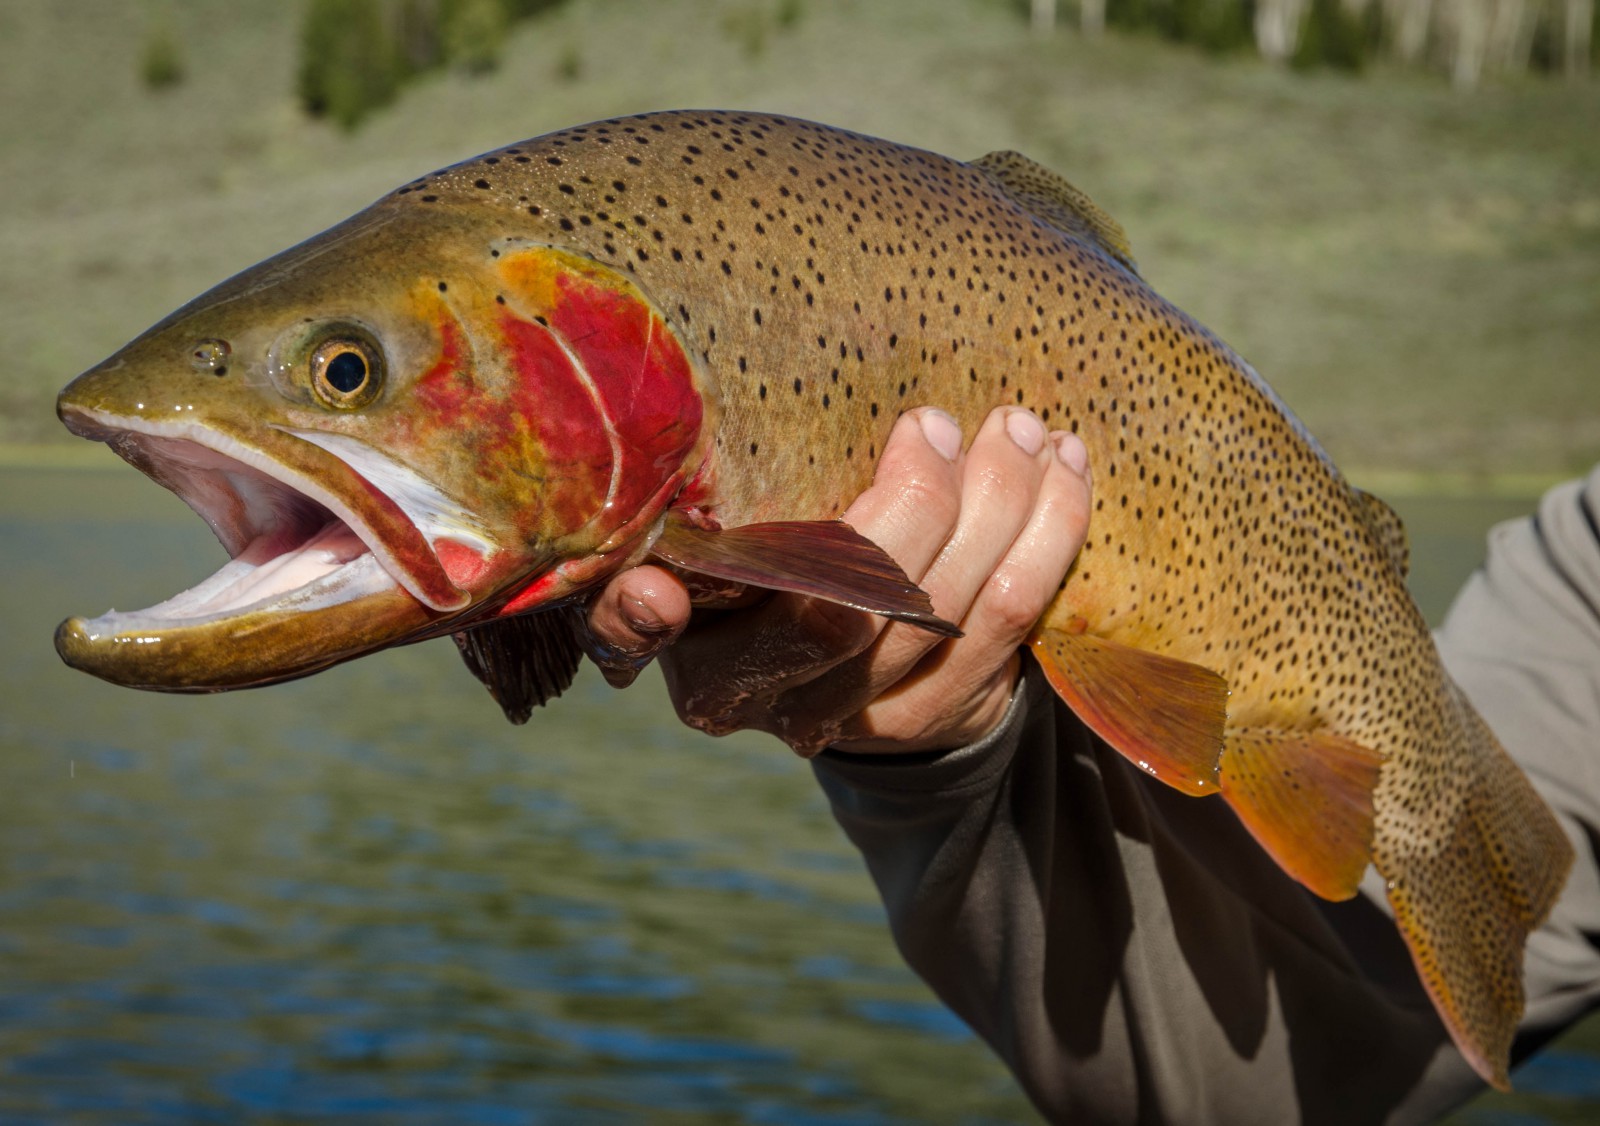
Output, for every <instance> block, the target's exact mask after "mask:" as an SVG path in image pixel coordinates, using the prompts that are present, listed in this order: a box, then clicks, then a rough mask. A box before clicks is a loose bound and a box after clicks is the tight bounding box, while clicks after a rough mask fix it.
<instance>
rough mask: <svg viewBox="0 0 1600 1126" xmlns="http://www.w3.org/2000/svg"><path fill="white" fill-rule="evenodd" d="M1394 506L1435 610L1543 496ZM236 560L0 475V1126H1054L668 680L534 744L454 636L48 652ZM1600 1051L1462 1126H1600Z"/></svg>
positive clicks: (826, 825)
mask: <svg viewBox="0 0 1600 1126" xmlns="http://www.w3.org/2000/svg"><path fill="white" fill-rule="evenodd" d="M1397 507H1399V508H1400V509H1401V510H1402V514H1403V515H1405V516H1406V517H1407V519H1408V522H1410V523H1411V524H1412V526H1413V529H1414V531H1415V533H1416V534H1415V539H1416V545H1415V554H1416V567H1415V570H1416V575H1417V578H1418V580H1419V582H1421V583H1422V584H1423V588H1422V589H1421V590H1420V592H1419V593H1420V597H1421V600H1422V602H1423V604H1424V608H1425V610H1427V611H1428V612H1429V613H1430V615H1431V616H1433V617H1435V618H1436V617H1437V616H1438V614H1439V613H1440V612H1441V611H1442V609H1443V607H1444V606H1445V605H1446V604H1447V602H1448V598H1449V593H1450V592H1451V591H1452V590H1454V589H1455V587H1456V586H1457V585H1459V582H1460V579H1461V578H1462V577H1464V575H1465V574H1466V573H1467V572H1468V571H1469V570H1470V569H1471V567H1472V566H1473V565H1474V564H1475V563H1476V561H1477V559H1478V558H1479V556H1480V555H1481V548H1480V547H1479V545H1480V543H1481V536H1482V530H1483V528H1484V527H1486V526H1487V524H1488V523H1489V522H1492V521H1493V520H1495V519H1498V518H1502V517H1505V516H1509V515H1512V514H1514V513H1515V512H1517V511H1519V510H1522V509H1525V508H1526V507H1527V502H1506V501H1497V502H1469V501H1444V502H1431V503H1422V502H1403V503H1401V504H1399V505H1397ZM221 560H222V556H221V551H220V548H218V547H217V545H216V544H215V542H214V541H212V540H211V538H210V536H209V533H208V532H206V531H205V529H204V527H203V525H201V523H200V522H199V521H198V520H197V519H195V518H194V517H193V516H192V515H191V514H190V513H189V512H188V511H187V509H185V508H183V507H182V505H181V504H179V503H178V502H176V501H175V500H173V499H172V498H170V497H167V496H165V495H164V494H162V493H161V492H160V491H159V490H157V489H155V488H154V487H153V486H151V485H150V484H149V483H148V482H146V481H143V480H142V479H140V478H139V477H138V475H137V474H134V473H132V472H131V471H122V472H104V473H102V472H97V471H71V472H59V471H58V472H42V471H31V470H6V471H0V575H3V576H4V579H5V581H4V583H0V622H3V623H4V628H5V637H6V640H7V641H8V644H7V646H6V647H5V649H4V651H3V654H0V661H3V662H4V667H3V669H0V685H3V686H4V687H3V689H0V691H3V693H4V703H3V707H0V983H3V984H0V1122H4V1123H27V1122H50V1123H58V1122H59V1123H86V1124H96V1126H99V1124H107V1126H109V1124H112V1123H116V1124H129V1123H172V1122H218V1123H282V1122H311V1121H327V1120H334V1119H337V1120H339V1121H341V1122H353V1123H363V1122H370V1123H401V1124H406V1123H436V1122H437V1123H464V1124H474V1123H485V1124H494V1126H499V1124H502V1123H504V1124H518V1123H534V1122H538V1123H565V1122H573V1123H578V1122H582V1123H609V1122H642V1121H651V1122H660V1121H664V1122H671V1121H683V1122H719V1121H726V1122H758V1123H759V1122H771V1123H839V1124H844V1123H852V1124H853V1123H863V1124H866V1123H891V1122H931V1121H938V1122H967V1123H1017V1122H1033V1121H1036V1118H1035V1116H1034V1115H1033V1114H1032V1112H1031V1111H1030V1110H1029V1108H1028V1106H1027V1103H1026V1101H1025V1100H1024V1099H1023V1098H1022V1097H1021V1096H1020V1094H1018V1093H1017V1091H1016V1089H1015V1086H1014V1084H1013V1083H1012V1082H1011V1081H1010V1080H1009V1078H1008V1077H1007V1076H1006V1074H1005V1072H1004V1071H1003V1069H1002V1068H1000V1067H999V1065H998V1064H996V1063H994V1062H993V1061H992V1060H991V1059H990V1058H989V1056H988V1054H987V1053H986V1052H985V1051H984V1049H983V1048H982V1046H981V1045H980V1044H979V1043H978V1042H977V1041H976V1040H975V1039H974V1038H973V1037H972V1036H971V1035H970V1034H969V1033H968V1032H967V1031H966V1030H965V1029H964V1027H963V1026H962V1025H961V1024H960V1023H959V1022H958V1021H957V1020H956V1019H955V1018H954V1017H952V1016H950V1015H949V1014H948V1013H947V1012H946V1011H945V1010H944V1009H943V1008H942V1007H940V1006H939V1005H938V1004H937V1003H936V1002H935V1001H934V1000H933V999H932V998H931V996H930V994H929V993H928V992H927V990H926V989H925V988H924V987H923V986H921V984H920V983H918V982H917V980H916V979H915V978H914V977H913V976H912V975H911V974H910V973H909V972H908V971H906V970H905V969H904V968H903V967H902V966H901V965H900V962H899V959H898V957H897V956H896V955H895V953H894V950H893V948H892V946H891V944H890V942H889V939H888V936H887V932H886V928H885V927H884V924H883V916H882V911H881V908H880V907H879V905H878V903H877V900H876V897H875V895H874V893H873V891H872V888H871V885H870V883H869V882H868V880H867V878H866V876H865V873H864V871H863V869H862V866H861V864H860V862H859V860H858V858H857V857H856V855H855V854H854V852H853V850H851V848H850V847H849V845H848V844H847V843H846V842H845V841H844V840H843V839H842V837H841V835H840V834H839V832H838V830H837V829H836V827H835V826H834V825H833V823H832V820H831V818H830V816H829V814H828V812H827V808H826V805H825V803H824V802H823V801H822V799H821V798H820V796H819V795H818V793H817V792H816V789H815V787H814V785H813V783H812V781H811V778H810V774H809V772H808V771H807V770H806V769H805V768H804V765H803V764H802V763H800V762H799V761H798V760H796V759H794V758H793V756H791V755H790V754H788V752H787V751H785V750H783V749H782V748H781V747H779V746H778V745H777V744H776V743H774V742H771V741H769V740H766V739H764V738H760V737H754V736H750V737H743V736H739V737H734V738H731V739H726V740H710V739H706V738H703V737H700V736H696V735H694V734H692V733H690V732H688V731H687V730H685V729H682V728H681V727H679V726H678V724H677V723H676V721H675V720H674V719H673V717H672V713H671V709H670V706H669V705H668V704H667V703H666V701H665V698H664V694H663V693H662V691H661V689H660V685H659V681H658V680H657V679H656V678H655V677H654V676H653V675H651V676H647V677H646V678H645V680H644V681H643V682H642V683H641V684H640V685H638V686H636V687H635V688H633V689H630V690H629V691H627V692H623V693H615V692H612V691H611V690H610V689H608V688H607V687H606V686H605V685H604V683H603V682H602V681H600V679H599V678H598V677H596V676H594V675H592V674H591V673H589V672H587V671H586V672H585V673H584V674H583V675H582V676H580V679H579V683H578V684H577V685H576V686H575V688H574V690H573V691H572V692H571V693H570V696H569V698H564V699H562V700H561V701H559V702H557V703H556V704H555V705H554V706H553V707H551V708H548V709H545V711H544V712H542V713H541V714H539V715H536V716H535V717H534V720H533V722H531V723H529V724H528V725H527V726H526V727H523V728H513V727H511V726H509V725H507V724H506V723H505V722H504V720H502V719H501V718H500V715H499V711H498V709H497V708H496V707H495V706H494V705H493V703H492V702H491V701H490V700H489V699H488V696H487V694H486V693H485V692H484V691H483V690H482V688H481V687H479V686H478V685H477V684H476V682H475V681H473V680H472V679H471V677H470V676H469V675H468V674H467V673H466V671H465V670H464V669H463V668H462V667H460V664H459V661H458V659H457V657H456V655H455V651H454V647H453V646H451V645H450V644H449V643H448V642H432V643H428V644H424V645H420V646H414V647H411V648H409V649H403V650H397V651H393V652H389V653H384V654H380V655H377V656H375V657H371V658H366V659H363V660H361V661H358V662H356V663H354V664H351V665H347V666H344V667H342V668H339V669H335V670H332V671H330V672H328V673H325V674H323V675H320V676H317V677H314V678H312V679H310V680H306V681H302V682H299V683H296V684H292V685H285V686H280V687H277V688H272V689H268V690H264V691H256V692H242V693H233V694H229V695H224V696H214V697H164V696H157V695H151V694H146V693H138V692H131V691H128V690H125V689H116V688H112V687H110V686H107V685H104V684H101V683H99V682H97V681H94V680H92V679H90V678H88V677H85V676H82V675H80V674H76V673H73V672H71V671H69V670H67V669H65V668H64V667H62V666H61V665H60V664H59V662H58V661H57V660H56V657H55V655H54V653H53V651H52V650H51V648H50V634H51V631H52V629H53V628H54V626H55V623H56V622H57V621H58V620H59V619H60V618H62V617H63V616H65V615H67V614H69V613H98V612H100V611H102V610H104V609H106V608H107V607H108V606H111V605H115V606H119V607H123V608H129V607H134V606H142V605H148V604H150V603H152V602H155V601H158V600H160V599H162V598H164V597H166V596H168V595H169V594H171V593H173V591H174V590H176V589H177V588H178V587H179V586H182V585H187V584H189V583H192V582H194V581H195V580H197V579H199V578H200V577H202V576H203V575H204V574H206V573H208V572H209V571H210V570H212V569H213V568H214V567H215V566H216V565H217V564H219V563H220V562H221ZM1597 1055H1600V1044H1596V1043H1594V1040H1593V1038H1591V1039H1590V1040H1589V1041H1588V1042H1587V1046H1586V1044H1585V1042H1583V1040H1582V1033H1580V1034H1579V1036H1578V1038H1577V1043H1576V1047H1573V1046H1570V1045H1568V1046H1558V1048H1557V1049H1556V1050H1554V1051H1552V1052H1551V1053H1549V1054H1548V1055H1547V1056H1546V1057H1545V1059H1544V1061H1541V1062H1540V1063H1538V1064H1536V1065H1535V1066H1534V1067H1531V1068H1529V1069H1527V1070H1526V1071H1524V1072H1523V1073H1521V1074H1520V1075H1519V1076H1518V1081H1519V1084H1520V1085H1521V1086H1522V1087H1523V1088H1525V1090H1526V1092H1527V1093H1526V1094H1524V1095H1522V1096H1520V1099H1521V1101H1509V1100H1505V1099H1498V1098H1497V1099H1496V1100H1495V1101H1494V1102H1492V1103H1490V1102H1484V1103H1480V1104H1478V1105H1477V1106H1476V1107H1474V1108H1472V1109H1471V1110H1469V1111H1467V1112H1465V1114H1464V1115H1463V1117H1462V1119H1461V1121H1463V1122H1472V1123H1510V1122H1513V1121H1515V1122H1529V1123H1538V1122H1577V1121H1587V1120H1589V1117H1592V1115H1593V1113H1594V1111H1593V1110H1592V1109H1591V1110H1589V1111H1588V1112H1587V1113H1588V1117H1583V1118H1580V1117H1574V1115H1578V1114H1582V1113H1583V1112H1584V1108H1585V1107H1589V1108H1593V1107H1595V1106H1597V1105H1600V1102H1596V1101H1594V1100H1597V1099H1600V1066H1597V1065H1596V1057H1597Z"/></svg>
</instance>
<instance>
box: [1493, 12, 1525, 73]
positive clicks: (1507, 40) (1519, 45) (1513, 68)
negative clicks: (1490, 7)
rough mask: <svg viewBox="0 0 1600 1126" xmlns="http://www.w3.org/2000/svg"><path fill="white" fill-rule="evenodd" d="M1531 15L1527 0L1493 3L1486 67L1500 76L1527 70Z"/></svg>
mask: <svg viewBox="0 0 1600 1126" xmlns="http://www.w3.org/2000/svg"><path fill="white" fill-rule="evenodd" d="M1534 14H1535V13H1533V12H1532V11H1531V10H1530V9H1529V7H1528V3H1527V0H1495V5H1494V16H1493V18H1492V19H1490V21H1489V46H1488V52H1487V61H1486V65H1487V66H1489V67H1490V68H1491V69H1493V70H1497V71H1501V72H1502V73H1518V72H1521V71H1524V70H1527V69H1528V52H1529V50H1530V49H1531V48H1532V46H1533V24H1534V21H1533V19H1532V18H1531V17H1532V16H1533V15H1534Z"/></svg>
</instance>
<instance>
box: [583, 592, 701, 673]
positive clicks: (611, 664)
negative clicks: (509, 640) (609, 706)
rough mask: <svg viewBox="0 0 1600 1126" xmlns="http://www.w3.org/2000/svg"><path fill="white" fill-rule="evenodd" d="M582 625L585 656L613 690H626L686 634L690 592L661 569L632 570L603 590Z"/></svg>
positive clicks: (590, 604) (596, 597)
mask: <svg viewBox="0 0 1600 1126" xmlns="http://www.w3.org/2000/svg"><path fill="white" fill-rule="evenodd" d="M582 621H583V626H584V628H583V629H582V630H580V631H579V632H580V636H579V638H578V642H579V644H580V645H581V646H582V647H583V650H584V652H585V653H587V654H588V656H589V659H590V660H591V661H593V662H594V663H595V664H596V665H597V666H599V668H600V671H601V673H602V674H604V676H605V678H606V681H607V682H608V683H610V684H611V686H612V687H613V688H626V687H627V686H628V685H630V684H632V683H633V680H634V678H635V677H637V676H638V675H639V671H640V670H641V669H643V668H644V667H645V666H646V665H648V664H649V663H650V662H651V661H652V660H654V659H655V657H656V656H657V655H658V654H660V653H661V651H662V650H663V649H665V648H666V647H667V646H669V645H671V644H672V642H673V641H674V640H675V639H676V638H677V637H678V635H679V634H680V633H682V632H683V628H684V626H685V625H687V624H688V621H689V592H688V591H687V590H686V589H685V588H684V585H683V583H681V582H680V581H678V579H677V578H676V577H674V576H673V575H671V574H670V573H668V572H667V571H665V570H663V569H662V568H660V567H653V566H649V565H646V566H642V567H632V568H629V569H628V570H626V571H623V572H621V573H620V574H618V575H615V576H613V577H612V579H611V580H610V581H609V582H607V583H606V585H605V586H603V587H602V588H601V589H600V593H599V594H598V595H596V596H595V598H594V600H593V601H591V602H590V603H589V611H588V614H587V615H586V616H585V617H584V618H583V619H582Z"/></svg>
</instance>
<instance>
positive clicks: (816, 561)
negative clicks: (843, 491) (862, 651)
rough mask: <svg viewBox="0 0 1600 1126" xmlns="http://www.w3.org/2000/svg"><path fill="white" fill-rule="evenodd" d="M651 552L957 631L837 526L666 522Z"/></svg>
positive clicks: (704, 570)
mask: <svg viewBox="0 0 1600 1126" xmlns="http://www.w3.org/2000/svg"><path fill="white" fill-rule="evenodd" d="M651 550H652V551H653V552H654V553H655V554H656V555H657V556H658V557H660V558H661V559H664V560H665V561H666V562H668V563H671V564H672V565H673V566H676V567H682V568H683V569H684V570H686V571H695V572H697V573H699V574H702V575H712V576H714V577H716V578H719V579H728V580H730V581H732V582H736V583H746V584H748V585H750V586H758V587H763V588H765V589H767V590H787V591H792V592H793V593H795V594H804V595H809V596H810V597H812V598H821V599H825V600H826V601H829V602H837V603H839V604H841V605H844V606H853V607H855V608H856V609H857V610H866V611H868V612H869V613H873V614H882V615H883V616H884V617H887V618H893V619H895V620H896V621H902V622H909V623H910V624H912V625H915V626H920V627H922V628H923V629H926V630H932V631H933V632H934V633H941V634H944V635H945V636H946V637H960V636H961V630H960V629H958V628H957V627H955V626H953V625H951V624H950V623H949V622H947V621H945V620H944V619H943V618H941V617H939V616H938V615H936V614H935V613H934V612H933V603H932V602H931V601H929V599H928V596H927V594H926V593H925V592H924V591H923V590H922V589H921V588H919V587H918V586H917V585H916V584H915V583H913V582H912V581H911V580H910V579H909V578H907V577H906V573H905V572H904V571H902V570H901V569H900V566H899V564H897V563H896V562H895V561H894V560H893V559H891V558H889V554H888V552H886V551H884V550H883V548H881V547H879V546H878V545H877V544H875V543H873V542H872V541H871V540H869V539H867V537H865V536H863V535H862V534H861V533H860V532H858V531H856V530H855V529H854V528H852V527H851V526H850V525H849V524H846V523H845V522H844V521H842V520H793V521H780V522H776V523H770V524H746V525H744V526H743V527H739V528H724V529H722V530H721V531H707V530H706V529H703V528H697V527H694V526H693V525H691V524H688V523H686V522H683V521H680V520H669V521H668V522H667V526H666V528H665V529H664V530H663V531H662V533H661V537H660V538H659V539H657V540H656V542H655V545H654V546H653V547H652V548H651Z"/></svg>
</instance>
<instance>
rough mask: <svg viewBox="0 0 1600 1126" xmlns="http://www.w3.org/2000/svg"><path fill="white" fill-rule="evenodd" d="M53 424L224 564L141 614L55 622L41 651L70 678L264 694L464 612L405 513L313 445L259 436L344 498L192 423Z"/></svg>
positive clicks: (87, 418) (461, 599)
mask: <svg viewBox="0 0 1600 1126" xmlns="http://www.w3.org/2000/svg"><path fill="white" fill-rule="evenodd" d="M63 419H64V420H65V421H66V422H67V424H68V426H69V428H70V429H72V430H73V431H74V432H75V433H77V434H79V435H81V436H83V437H86V438H90V439H93V440H97V441H103V442H105V443H106V444H107V445H109V446H110V447H111V448H112V449H113V450H114V451H116V453H118V454H119V455H120V456H121V457H123V458H124V459H125V460H127V461H128V462H129V463H131V464H132V465H134V466H135V467H137V468H138V469H139V470H141V471H142V472H143V473H145V474H146V475H147V476H149V477H150V478H151V479H152V480H154V481H156V482H157V483H159V484H161V485H162V486H164V487H166V488H167V489H169V490H171V491H172V492H174V493H176V494H177V495H178V496H179V497H180V498H181V499H182V500H183V501H184V502H185V503H186V504H187V505H188V506H189V507H190V508H191V509H193V510H194V511H195V512H196V513H197V514H198V515H199V516H200V517H201V518H202V519H203V520H205V522H206V523H207V525H209V526H210V528H211V530H212V531H213V532H214V533H215V534H216V536H217V539H218V540H219V541H220V542H221V543H222V546H223V547H224V548H225V549H226V550H227V552H228V555H229V560H228V562H227V563H225V564H224V565H223V566H222V567H221V568H219V569H218V570H217V571H216V572H215V573H213V574H212V575H211V576H210V577H208V578H206V579H203V580H201V581H200V582H199V583H197V584H195V585H194V586H191V587H189V588H188V589H186V590H182V591H180V592H178V593H177V594H174V595H173V596H172V597H171V598H168V599H166V600H165V601H162V602H159V603H157V604H155V605H153V606H149V607H146V608H144V609H141V610H132V611H122V610H109V611H107V612H105V613H103V614H101V615H99V616H98V617H93V618H77V617H75V618H69V619H68V620H67V621H65V622H63V623H62V624H61V626H60V627H59V628H58V629H57V631H56V649H57V652H58V653H60V655H61V657H62V659H63V660H64V661H66V662H67V664H69V665H72V666H73V667H75V668H79V669H81V670H83V671H85V672H89V673H91V674H93V675H95V676H99V677H101V678H103V679H106V680H110V681H113V682H115V683H118V684H124V685H129V686H132V687H140V688H153V689H157V690H166V691H179V692H185V691H189V692H192V691H213V690H220V689H224V688H235V687H244V686H249V685H254V684H270V683H274V682H277V681H281V680H286V679H291V678H294V677H298V676H304V675H306V674H308V673H311V672H315V671H318V670H319V669H322V668H325V667H327V666H328V665H330V664H334V663H337V662H339V661H343V660H348V659H350V658H352V657H356V656H360V655H361V654H362V653H365V652H370V651H371V650H373V649H376V648H381V647H383V646H386V645H393V644H396V643H397V642H400V641H405V640H411V639H413V638H418V637H421V636H424V635H427V634H429V633H433V632H439V630H438V628H437V627H438V626H439V624H440V623H442V622H443V621H447V620H450V619H453V618H455V617H456V616H457V614H458V613H459V612H460V611H462V610H463V609H465V607H466V605H467V603H468V602H469V601H470V599H469V597H468V596H467V595H466V594H465V593H464V592H462V591H460V590H458V589H456V588H455V587H454V586H453V585H451V584H450V583H449V581H448V579H447V578H446V577H445V576H444V574H443V571H442V570H441V569H440V564H439V562H438V558H437V556H436V555H435V553H434V552H433V551H432V550H431V547H429V545H428V540H427V538H426V535H425V531H426V529H425V528H419V527H418V524H417V520H415V519H413V518H411V516H410V514H409V513H408V512H407V509H406V507H405V506H404V505H402V504H397V503H393V502H392V501H390V500H389V498H387V496H385V495H384V494H379V493H377V492H376V491H375V490H374V489H373V488H372V487H371V485H370V483H369V482H368V481H367V479H366V478H364V477H363V476H361V474H360V473H358V472H357V469H356V467H353V466H350V465H347V464H345V462H344V461H342V460H340V459H339V458H338V457H337V456H336V453H337V451H335V452H329V450H328V449H325V448H323V447H322V444H321V443H317V442H314V441H306V440H302V439H301V438H300V437H298V436H296V435H294V434H291V433H288V432H281V431H280V432H278V433H276V434H275V435H273V441H274V444H275V445H282V446H283V447H284V448H285V449H286V450H288V451H292V452H293V454H294V455H295V460H296V461H298V462H300V464H301V465H304V466H306V467H309V468H315V469H324V470H334V471H335V472H334V473H333V474H332V475H333V476H335V477H338V476H341V475H342V476H343V477H345V478H348V479H349V480H350V481H352V482H356V483H357V485H356V486H355V487H350V486H348V485H347V486H346V487H344V488H339V489H335V488H332V487H329V486H328V485H327V484H326V483H325V478H326V477H327V476H328V474H326V473H322V472H318V473H316V474H315V475H313V474H312V473H309V472H303V471H302V470H301V468H300V467H299V466H297V465H292V464H285V461H284V459H282V458H280V457H278V456H273V455H271V454H267V453H264V452H262V451H260V450H258V449H256V448H254V447H253V446H252V445H247V444H245V443H243V442H240V441H237V440H235V439H233V438H231V437H230V436H229V435H227V434H225V433H220V432H218V431H215V430H211V429H207V428H203V427H200V426H197V425H192V424H191V425H187V426H186V425H183V424H179V425H176V426H170V425H168V426H164V425H162V424H160V423H152V422H149V421H146V420H143V419H137V418H133V419H128V418H113V417H110V416H107V415H102V414H100V413H99V412H93V411H84V410H72V411H71V412H70V413H69V412H66V411H64V412H63ZM278 452H280V451H277V450H275V451H274V453H275V454H276V453H278ZM347 456H348V454H347ZM367 468H369V469H370V467H367ZM411 507H412V508H415V507H416V505H414V504H413V505H412V506H411ZM374 517H375V518H374ZM423 523H424V524H426V520H425V519H424V520H423ZM397 533H403V534H401V535H398V536H397ZM397 538H398V540H400V541H401V542H398V543H397V542H396V540H397Z"/></svg>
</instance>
